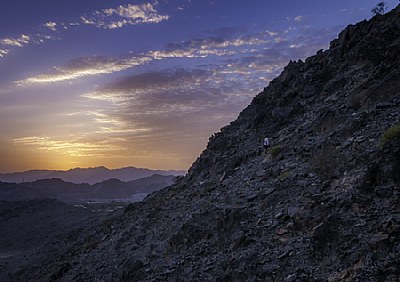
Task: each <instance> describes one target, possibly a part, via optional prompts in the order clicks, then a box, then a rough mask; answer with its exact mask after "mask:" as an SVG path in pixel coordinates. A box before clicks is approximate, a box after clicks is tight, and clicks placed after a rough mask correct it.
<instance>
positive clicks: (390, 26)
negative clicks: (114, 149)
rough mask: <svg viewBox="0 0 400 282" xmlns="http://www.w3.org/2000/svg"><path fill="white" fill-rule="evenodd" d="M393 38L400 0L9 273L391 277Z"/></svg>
mask: <svg viewBox="0 0 400 282" xmlns="http://www.w3.org/2000/svg"><path fill="white" fill-rule="evenodd" d="M399 38H400V8H399V7H398V8H397V9H396V10H394V11H392V12H390V13H388V14H387V15H384V16H377V17H374V18H373V19H371V20H370V21H364V22H361V23H359V24H357V25H354V26H349V27H347V28H346V29H345V30H344V31H343V32H342V33H341V34H340V35H339V37H338V39H336V40H334V41H332V43H331V47H330V49H329V50H326V51H319V52H318V53H317V54H316V55H315V56H313V57H310V58H308V59H307V60H306V61H305V62H302V61H299V62H290V63H289V64H288V65H287V67H286V68H285V69H284V71H283V72H282V74H281V75H280V76H279V77H278V78H276V79H275V80H273V81H272V82H271V83H270V85H269V86H268V87H267V88H265V89H264V91H263V92H261V93H260V94H258V95H257V96H256V97H255V98H254V99H253V101H252V103H251V104H250V105H249V106H248V107H247V108H246V109H245V110H243V112H242V113H241V114H240V116H239V117H238V119H237V120H236V121H233V122H232V123H231V124H230V125H228V126H227V127H225V128H223V129H221V132H219V133H217V134H215V135H214V136H213V137H212V138H210V141H209V143H208V146H207V149H206V150H205V151H204V152H203V153H202V154H201V156H200V157H199V158H198V159H197V160H196V162H195V163H194V164H193V166H192V168H191V169H190V171H189V173H188V175H187V176H186V177H184V178H183V179H181V180H180V181H178V183H177V184H175V185H173V186H171V187H169V188H167V189H163V190H161V191H159V192H157V193H154V194H152V195H151V196H150V197H148V198H147V199H146V200H145V201H144V202H141V203H137V204H132V205H130V206H129V207H128V208H127V209H126V210H125V212H124V213H123V214H119V215H115V216H114V217H112V218H109V219H107V220H106V221H104V222H103V223H101V224H99V225H97V226H93V227H92V229H91V230H92V232H91V234H90V236H85V235H84V234H83V235H82V238H81V240H80V241H79V242H76V243H74V242H71V243H70V246H69V248H65V251H64V252H62V253H61V254H60V255H59V256H49V257H48V258H47V259H44V260H42V261H35V262H32V264H31V265H29V266H26V267H25V268H22V269H21V270H20V271H19V272H17V273H14V274H10V277H12V278H15V279H17V280H26V279H27V278H29V279H32V280H45V281H46V280H59V281H397V280H396V279H397V277H399V275H400V268H399V265H400V260H399V258H400V216H399V211H400V210H399V205H398V202H399V193H400V188H399V186H398V182H399V180H398V175H399V167H400V165H399V161H398V160H399V146H400V139H399V138H393V139H392V140H391V141H390V142H388V143H387V144H386V145H385V146H384V147H383V148H382V149H381V148H380V147H379V140H380V137H381V136H382V134H383V132H384V131H385V130H386V129H387V128H389V127H391V126H392V125H394V124H398V123H400V115H399V107H400V75H399V73H400V56H399V55H398V50H400V41H399ZM265 136H268V137H270V138H271V141H272V147H274V146H280V149H281V150H280V152H279V153H277V154H276V155H275V154H274V156H273V157H272V155H271V154H270V153H269V152H267V153H265V152H264V150H263V148H262V140H263V138H264V137H265ZM271 150H272V148H271ZM39 266H40V267H39Z"/></svg>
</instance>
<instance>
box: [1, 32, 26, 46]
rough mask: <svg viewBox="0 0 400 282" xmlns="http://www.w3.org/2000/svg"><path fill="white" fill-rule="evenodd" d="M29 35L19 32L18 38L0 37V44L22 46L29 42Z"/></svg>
mask: <svg viewBox="0 0 400 282" xmlns="http://www.w3.org/2000/svg"><path fill="white" fill-rule="evenodd" d="M30 41H31V37H30V36H29V35H25V34H21V35H20V36H19V37H18V38H3V39H0V44H1V45H4V46H6V45H7V46H16V47H22V46H24V45H26V44H29V42H30Z"/></svg>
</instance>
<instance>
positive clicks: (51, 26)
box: [43, 22, 57, 31]
mask: <svg viewBox="0 0 400 282" xmlns="http://www.w3.org/2000/svg"><path fill="white" fill-rule="evenodd" d="M43 26H44V27H46V28H48V29H50V30H51V31H56V30H57V28H56V27H57V23H55V22H47V23H45V24H44V25H43Z"/></svg>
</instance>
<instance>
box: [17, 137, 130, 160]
mask: <svg viewBox="0 0 400 282" xmlns="http://www.w3.org/2000/svg"><path fill="white" fill-rule="evenodd" d="M13 142H14V143H15V144H18V145H21V146H27V147H33V148H35V149H39V150H45V151H54V152H57V153H62V154H66V155H69V156H74V157H93V156H104V154H105V153H109V152H112V151H121V150H123V149H122V148H121V147H119V146H117V145H113V144H109V143H108V142H106V141H100V142H94V141H93V140H90V141H88V142H84V141H81V140H79V139H72V140H69V141H65V139H64V140H61V139H60V140H56V139H54V138H51V137H48V136H29V137H22V138H15V139H13Z"/></svg>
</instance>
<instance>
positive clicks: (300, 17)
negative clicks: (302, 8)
mask: <svg viewBox="0 0 400 282" xmlns="http://www.w3.org/2000/svg"><path fill="white" fill-rule="evenodd" d="M303 19H304V16H297V17H295V18H294V20H295V21H296V22H301V21H303Z"/></svg>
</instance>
